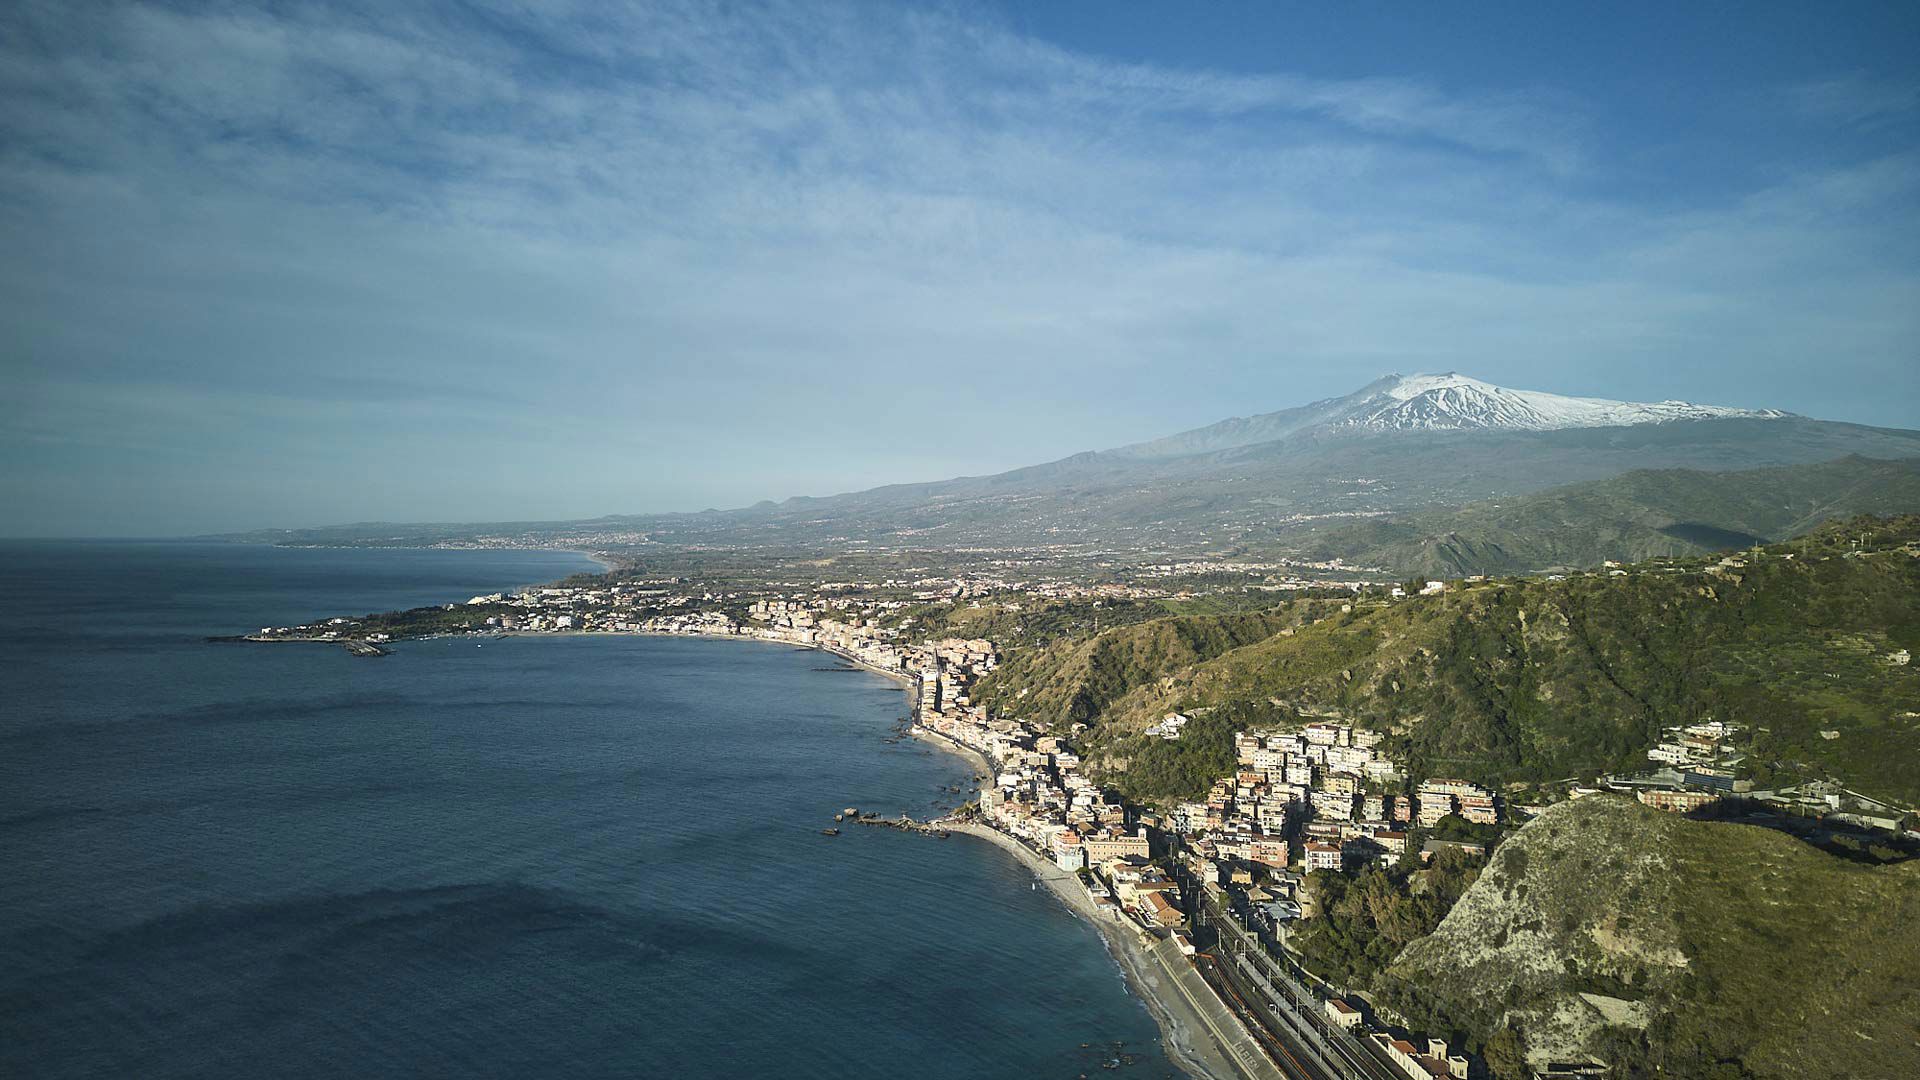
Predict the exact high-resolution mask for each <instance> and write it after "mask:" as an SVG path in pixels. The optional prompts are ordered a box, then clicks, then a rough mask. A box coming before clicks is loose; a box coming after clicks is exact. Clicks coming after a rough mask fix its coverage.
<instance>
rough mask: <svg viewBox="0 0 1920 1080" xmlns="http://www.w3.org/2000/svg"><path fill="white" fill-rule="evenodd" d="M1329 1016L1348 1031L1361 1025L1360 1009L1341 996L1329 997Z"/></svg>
mask: <svg viewBox="0 0 1920 1080" xmlns="http://www.w3.org/2000/svg"><path fill="white" fill-rule="evenodd" d="M1327 1016H1328V1018H1330V1019H1331V1020H1332V1021H1333V1022H1334V1023H1335V1024H1337V1025H1339V1026H1340V1027H1341V1028H1344V1029H1345V1030H1347V1031H1352V1030H1353V1029H1354V1028H1356V1027H1358V1026H1359V1025H1360V1019H1361V1017H1360V1010H1359V1009H1356V1008H1354V1007H1353V1006H1351V1005H1349V1004H1347V1003H1346V1002H1344V1001H1341V1000H1340V999H1339V998H1328V999H1327Z"/></svg>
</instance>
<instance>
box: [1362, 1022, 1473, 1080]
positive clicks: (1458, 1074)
mask: <svg viewBox="0 0 1920 1080" xmlns="http://www.w3.org/2000/svg"><path fill="white" fill-rule="evenodd" d="M1367 1038H1369V1039H1371V1040H1372V1041H1373V1044H1374V1045H1375V1046H1378V1047H1379V1048H1380V1049H1382V1050H1384V1051H1386V1055H1387V1057H1388V1059H1389V1060H1391V1061H1392V1062H1393V1064H1394V1066H1395V1067H1396V1068H1398V1069H1399V1070H1400V1074H1401V1075H1402V1076H1405V1077H1406V1078H1407V1080H1442V1078H1446V1077H1451V1078H1452V1080H1467V1059H1466V1058H1464V1057H1462V1056H1460V1055H1459V1054H1455V1053H1453V1052H1451V1051H1450V1050H1449V1049H1448V1047H1447V1044H1446V1042H1445V1041H1444V1040H1442V1039H1428V1040H1427V1046H1426V1049H1425V1050H1424V1051H1422V1050H1421V1049H1420V1048H1419V1047H1417V1046H1415V1045H1414V1044H1412V1043H1410V1042H1408V1041H1407V1040H1405V1039H1396V1038H1394V1037H1393V1036H1391V1035H1388V1034H1386V1033H1384V1032H1378V1031H1376V1032H1374V1033H1373V1034H1371V1035H1369V1036H1367Z"/></svg>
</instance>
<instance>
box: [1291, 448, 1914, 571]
mask: <svg viewBox="0 0 1920 1080" xmlns="http://www.w3.org/2000/svg"><path fill="white" fill-rule="evenodd" d="M1915 511H1920V459H1912V458H1909V459H1905V460H1900V461H1879V460H1874V459H1871V458H1863V457H1857V456H1853V457H1845V458H1841V459H1839V460H1837V461H1828V462H1822V463H1820V464H1816V465H1790V466H1783V467H1778V468H1768V469H1749V470H1744V471H1740V472H1700V471H1696V470H1692V469H1641V470H1637V471H1634V472H1629V473H1624V474H1622V475H1620V476H1616V477H1612V478H1610V479H1607V480H1600V481H1595V482H1592V483H1584V484H1573V485H1569V486H1567V487H1562V488H1556V489H1554V490H1551V491H1543V492H1539V493H1537V494H1533V495H1520V496H1514V497H1510V498H1504V499H1496V500H1490V501H1486V502H1478V503H1472V504H1469V505H1467V506H1462V507H1458V508H1455V509H1436V510H1429V511H1423V512H1416V513H1409V514H1397V515H1395V516H1393V517H1391V518H1382V519H1378V520H1374V521H1368V522H1363V523H1360V524H1355V525H1346V526H1340V527H1335V528H1329V529H1326V530H1323V531H1320V532H1317V533H1315V534H1313V535H1312V536H1310V537H1308V538H1303V539H1300V540H1297V541H1295V543H1296V545H1297V546H1296V547H1295V548H1294V549H1293V550H1294V551H1296V552H1297V553H1298V554H1300V555H1302V556H1305V557H1308V558H1313V559H1329V558H1335V557H1338V558H1343V559H1345V560H1347V561H1348V562H1350V563H1358V564H1361V565H1366V566H1384V567H1387V568H1390V569H1392V570H1393V571H1394V572H1396V573H1402V574H1425V575H1432V576H1443V577H1461V576H1465V575H1470V574H1511V573H1526V572H1530V571H1535V570H1543V569H1549V568H1555V567H1591V566H1598V565H1600V564H1601V562H1603V561H1605V560H1608V559H1612V560H1616V561H1621V562H1631V561H1636V560H1641V559H1648V558H1652V557H1655V556H1662V555H1669V554H1678V555H1693V554H1701V553H1704V552H1710V551H1722V550H1727V549H1729V548H1738V547H1745V546H1748V545H1751V544H1755V543H1766V542H1769V541H1773V540H1780V539H1784V538H1787V537H1791V536H1795V535H1798V534H1799V533H1801V532H1804V531H1806V530H1807V529H1810V528H1812V527H1814V526H1816V525H1818V524H1819V523H1820V522H1822V521H1826V520H1828V519H1831V518H1835V517H1850V516H1853V515H1855V514H1898V513H1912V512H1915Z"/></svg>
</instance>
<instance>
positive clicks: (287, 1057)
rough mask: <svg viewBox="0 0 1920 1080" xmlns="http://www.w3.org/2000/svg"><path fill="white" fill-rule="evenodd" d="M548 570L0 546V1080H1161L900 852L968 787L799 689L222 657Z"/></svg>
mask: <svg viewBox="0 0 1920 1080" xmlns="http://www.w3.org/2000/svg"><path fill="white" fill-rule="evenodd" d="M588 569H592V564H591V563H590V562H589V561H588V560H586V559H585V558H584V557H582V556H578V555H574V554H570V553H561V552H515V551H403V550H324V549H313V550H298V549H280V548H263V547H246V546H238V545H220V544H185V543H182V544H166V543H151V544H123V543H83V544H46V543H19V544H5V545H0V588H3V589H4V592H5V595H6V597H7V600H6V603H5V604H3V605H0V660H3V661H4V662H3V663H0V705H3V706H4V712H0V863H3V864H4V866H5V867H6V868H7V870H6V872H5V874H4V875H3V876H0V1025H3V1028H0V1075H6V1076H9V1077H15V1076H17V1077H82V1076H86V1077H92V1076H133V1075H138V1076H156V1077H172V1076H181V1077H184V1076H196V1077H242V1076H245V1077H253V1076H263V1075H274V1076H296V1077H333V1076H369V1075H374V1076H380V1075H392V1076H398V1075H407V1076H454V1075H460V1076H483V1077H484V1076H500V1077H506V1076H545V1075H570V1076H627V1077H635V1076H639V1077H653V1076H660V1077H749V1076H798V1077H876V1078H878V1077H902V1076H925V1077H956V1078H957V1077H1053V1076H1058V1077H1076V1076H1079V1075H1081V1074H1083V1073H1100V1074H1103V1075H1106V1074H1105V1073H1102V1070H1101V1069H1100V1066H1101V1065H1102V1064H1103V1063H1105V1062H1108V1061H1111V1060H1115V1059H1116V1058H1119V1057H1122V1056H1123V1055H1137V1059H1134V1058H1131V1057H1130V1058H1129V1060H1131V1061H1132V1063H1131V1064H1128V1065H1126V1066H1124V1067H1123V1068H1121V1069H1120V1070H1119V1071H1118V1073H1117V1074H1118V1075H1122V1076H1136V1077H1170V1076H1174V1075H1176V1074H1175V1072H1174V1070H1173V1068H1172V1066H1171V1065H1170V1064H1169V1063H1168V1062H1167V1060H1166V1058H1165V1057H1164V1055H1163V1054H1162V1053H1161V1050H1160V1047H1159V1043H1158V1035H1157V1030H1156V1029H1155V1027H1154V1024H1153V1022H1152V1020H1151V1018H1150V1017H1149V1016H1148V1014H1147V1012H1146V1011H1145V1009H1144V1007H1143V1006H1142V1005H1141V1003H1140V1002H1138V1001H1137V1000H1136V999H1134V998H1133V997H1132V996H1131V995H1130V994H1129V993H1128V991H1127V990H1126V988H1125V986H1124V984H1123V982H1122V980H1121V978H1120V975H1119V972H1118V970H1117V969H1116V968H1115V966H1114V965H1113V963H1112V961H1111V960H1110V959H1109V958H1108V956H1107V955H1106V953H1105V951H1104V949H1103V947H1102V945H1101V943H1100V941H1099V939H1098V937H1097V936H1096V935H1095V933H1094V931H1093V930H1092V928H1091V927H1088V926H1086V925H1085V924H1083V923H1081V922H1079V921H1078V920H1076V919H1075V918H1074V917H1073V916H1072V915H1071V914H1070V913H1068V912H1067V911H1066V910H1065V909H1064V908H1062V907H1061V906H1060V904H1059V903H1058V902H1057V901H1055V900H1054V899H1053V898H1052V897H1051V896H1050V895H1048V894H1047V893H1046V892H1045V891H1044V890H1041V891H1034V890H1032V889H1031V888H1030V883H1029V879H1028V877H1027V875H1026V874H1025V872H1024V871H1023V870H1022V869H1021V868H1020V867H1019V866H1018V865H1017V864H1016V863H1014V862H1013V861H1012V860H1011V859H1010V858H1008V857H1007V856H1006V855H1005V854H1004V853H1001V852H998V851H996V850H994V849H992V848H991V847H989V846H986V845H984V844H981V843H979V842H976V841H973V840H971V839H967V838H959V837H956V838H954V839H951V840H947V841H941V840H937V839H933V838H930V837H924V836H916V835H907V834H900V833H895V832H892V831H888V830H874V829H853V828H849V829H847V830H845V832H844V834H843V835H841V836H839V837H831V838H829V837H825V836H822V835H821V834H820V829H821V828H823V827H825V826H828V825H830V824H831V823H832V822H831V815H832V813H833V812H834V811H835V810H837V809H840V808H842V807H844V806H848V805H854V806H859V807H862V808H863V809H869V810H878V811H882V812H887V813H895V812H907V813H913V814H915V815H922V816H924V815H927V814H931V813H934V812H937V809H938V807H939V806H940V805H943V802H942V800H952V799H954V798H956V796H954V795H951V794H946V793H945V792H944V791H943V789H945V788H947V787H949V786H951V785H957V784H963V783H964V782H965V780H966V777H967V769H966V767H965V765H964V764H963V763H961V762H959V761H958V760H957V759H954V758H952V757H949V756H946V755H942V754H939V753H936V752H935V751H933V750H931V749H929V748H927V747H926V746H924V745H922V744H919V743H916V742H913V741H910V740H907V741H899V742H893V743H889V742H886V741H885V738H886V737H887V736H888V735H889V734H890V729H891V726H892V724H893V722H894V721H895V720H896V719H898V718H899V717H900V716H902V715H904V711H905V708H906V701H905V695H904V694H903V693H902V691H901V689H900V688H899V686H898V685H897V684H895V683H893V682H891V681H889V680H887V679H885V678H883V677H881V676H877V675H874V674H871V673H866V672H852V671H833V670H822V669H826V668H831V667H834V666H836V665H835V664H834V662H833V661H831V659H830V658H828V657H826V656H825V654H821V653H817V652H811V651H803V650H796V649H790V648H785V647H781V646H774V645H767V644H760V643H750V642H725V641H707V640H689V639H660V638H642V637H624V636H623V637H557V638H526V637H521V638H500V639H488V640H484V641H475V640H471V639H456V638H448V639H438V640H432V641H422V642H407V643H402V644H400V645H399V646H397V647H396V648H395V650H394V652H393V655H391V656H388V657H384V658H380V659H359V658H354V657H350V656H348V655H347V654H346V653H345V652H344V651H343V650H339V649H334V648H328V647H323V646H301V645H261V646H243V645H210V644H206V643H205V642H204V641H203V640H202V639H203V638H204V637H205V636H206V635H209V634H226V633H237V632H243V631H246V630H249V629H252V628H255V627H257V626H260V625H266V624H283V623H288V622H294V621H301V620H305V619H309V618H312V617H314V616H316V615H321V614H328V613H335V612H361V611H371V610H382V609H387V608H393V607H401V606H409V605H416V604H424V603H436V602H442V601H446V600H463V599H465V598H467V597H468V596H470V595H474V594H476V593H481V592H488V591H493V590H495V589H499V588H502V587H510V586H515V585H521V584H529V583H535V582H540V581H546V580H551V579H554V578H558V577H561V576H564V575H565V574H568V573H573V572H578V571H581V570H588Z"/></svg>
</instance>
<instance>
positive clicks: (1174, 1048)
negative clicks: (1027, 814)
mask: <svg viewBox="0 0 1920 1080" xmlns="http://www.w3.org/2000/svg"><path fill="white" fill-rule="evenodd" d="M941 827H942V828H944V829H946V830H948V831H949V832H955V833H962V834H965V835H967V836H972V837H975V838H977V839H980V840H985V841H987V842H988V843H991V844H993V845H994V846H996V847H998V848H1000V849H1001V850H1003V851H1005V852H1007V853H1008V854H1010V855H1012V856H1014V857H1015V858H1016V859H1018V860H1019V861H1020V864H1021V865H1022V866H1024V867H1025V868H1026V869H1027V870H1028V871H1029V872H1030V873H1032V874H1033V876H1034V878H1035V879H1037V880H1038V881H1040V882H1041V883H1042V884H1044V885H1045V886H1046V887H1047V891H1048V892H1051V893H1052V894H1053V896H1054V898H1055V899H1057V900H1059V901H1060V903H1061V904H1062V905H1063V906H1065V907H1066V909H1067V910H1068V911H1069V912H1071V913H1072V914H1073V916H1074V917H1075V918H1077V919H1079V920H1080V921H1082V922H1084V923H1086V924H1087V925H1089V926H1091V927H1093V930H1094V932H1095V933H1097V934H1098V935H1099V936H1100V940H1101V942H1102V943H1103V944H1104V945H1105V946H1106V950H1107V956H1108V957H1109V958H1110V959H1112V960H1113V962H1114V964H1115V966H1117V967H1118V968H1119V969H1120V975H1121V978H1122V980H1123V981H1124V982H1125V983H1126V985H1127V989H1128V990H1129V991H1130V992H1131V993H1132V994H1133V996H1134V997H1137V998H1139V999H1140V1001H1141V1003H1142V1004H1144V1005H1145V1006H1146V1008H1147V1013H1148V1015H1150V1016H1152V1017H1153V1020H1154V1023H1155V1025H1156V1026H1158V1027H1159V1028H1160V1043H1161V1046H1162V1047H1164V1048H1165V1050H1166V1053H1167V1059H1168V1060H1169V1061H1171V1062H1173V1064H1174V1066H1175V1067H1176V1068H1178V1069H1180V1070H1181V1071H1182V1072H1184V1073H1186V1074H1187V1075H1188V1076H1191V1077H1194V1078H1195V1080H1238V1078H1239V1077H1240V1076H1241V1072H1240V1070H1239V1069H1238V1068H1236V1067H1235V1066H1234V1065H1233V1063H1232V1060H1231V1059H1230V1058H1229V1057H1228V1056H1227V1055H1226V1054H1225V1053H1224V1052H1222V1051H1221V1050H1220V1048H1219V1047H1218V1046H1217V1045H1216V1044H1215V1041H1214V1036H1213V1035H1212V1034H1211V1032H1210V1031H1209V1030H1208V1024H1207V1022H1206V1020H1205V1019H1204V1018H1202V1017H1201V1015H1200V1014H1199V1012H1198V1011H1197V1010H1195V1009H1193V1008H1192V1007H1191V1005H1190V1004H1189V1003H1188V1002H1187V1001H1185V1000H1183V999H1182V998H1181V996H1180V995H1179V994H1178V993H1175V992H1171V990H1170V988H1169V987H1168V986H1167V985H1166V984H1167V983H1168V982H1170V981H1171V974H1170V973H1168V972H1167V971H1166V969H1165V967H1164V965H1163V961H1161V960H1160V959H1159V958H1158V957H1157V956H1156V955H1155V954H1154V953H1153V952H1152V951H1150V949H1151V947H1150V946H1148V945H1146V944H1145V943H1144V942H1143V941H1142V935H1141V934H1140V933H1139V932H1137V931H1136V930H1134V929H1133V927H1132V925H1131V924H1130V923H1119V922H1114V921H1113V920H1112V919H1107V918H1102V917H1101V916H1100V914H1099V913H1098V912H1097V911H1095V910H1094V908H1093V904H1092V901H1091V899H1090V898H1089V897H1088V895H1087V890H1086V889H1085V888H1084V887H1083V886H1082V885H1081V884H1080V880H1079V878H1077V877H1076V876H1074V875H1073V874H1071V873H1069V872H1068V871H1065V870H1062V869H1060V868H1059V867H1057V866H1055V865H1053V864H1052V863H1050V862H1047V861H1046V860H1044V859H1042V858H1041V857H1040V856H1039V854H1038V853H1036V852H1034V851H1033V850H1032V849H1030V848H1028V847H1027V846H1026V845H1025V844H1022V843H1021V842H1020V841H1018V840H1016V839H1014V838H1013V837H1011V836H1008V835H1007V834H1006V833H1003V832H1001V831H1000V830H998V829H995V828H993V827H991V826H988V825H980V824H977V823H975V822H943V823H942V824H941Z"/></svg>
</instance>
